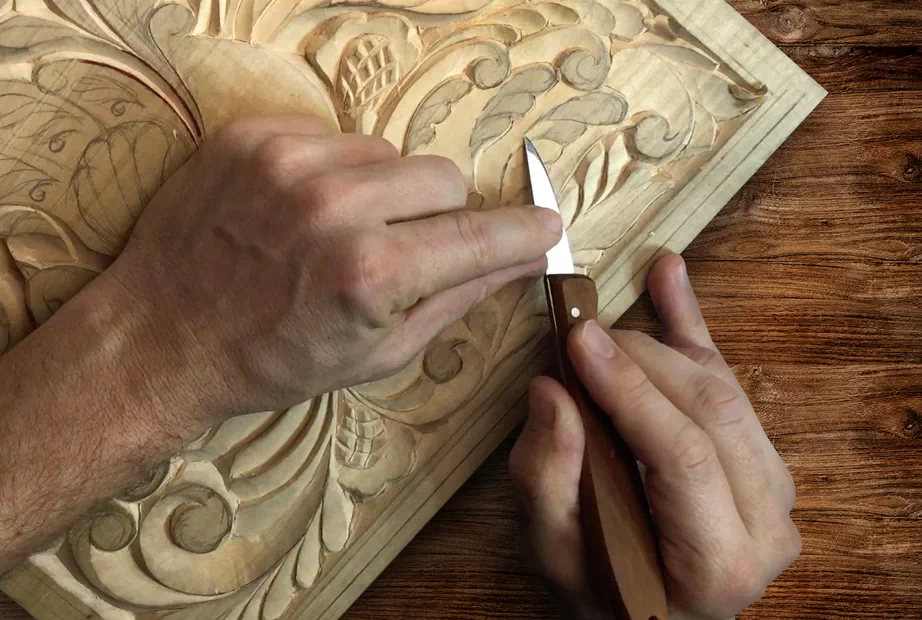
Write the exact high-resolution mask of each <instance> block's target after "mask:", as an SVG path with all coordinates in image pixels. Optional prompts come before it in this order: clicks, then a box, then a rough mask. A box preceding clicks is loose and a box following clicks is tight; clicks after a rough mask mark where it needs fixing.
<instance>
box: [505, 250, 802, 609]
mask: <svg viewBox="0 0 922 620" xmlns="http://www.w3.org/2000/svg"><path fill="white" fill-rule="evenodd" d="M648 284H649V289H650V294H651V297H652V299H653V302H654V304H655V306H656V310H657V314H658V316H659V320H660V322H661V323H662V326H663V335H664V341H665V343H664V344H663V343H660V342H657V341H656V340H654V339H652V338H650V337H648V336H646V335H644V334H640V333H636V332H624V331H616V330H612V331H611V332H610V333H608V334H606V333H605V332H604V331H603V330H602V329H600V328H599V327H598V325H596V324H595V323H588V322H587V323H584V324H582V325H580V326H579V327H577V328H576V329H574V330H573V331H572V332H571V336H570V340H569V343H568V344H569V353H570V357H571V359H572V361H573V365H574V367H575V369H576V371H577V374H578V375H579V377H580V380H581V381H582V382H583V384H584V385H585V386H586V389H587V390H588V391H589V393H590V394H591V395H592V397H593V399H594V400H595V401H596V402H597V403H598V404H599V406H600V407H601V408H602V409H603V410H605V411H606V412H607V413H608V414H609V416H610V417H611V419H612V422H613V423H614V426H615V428H616V429H617V431H618V432H619V434H620V435H621V436H622V437H623V438H624V440H625V442H626V443H627V444H628V445H629V446H630V448H631V449H632V450H633V451H634V454H636V455H637V457H638V459H639V460H640V462H641V463H642V465H643V466H644V467H645V477H644V486H645V489H646V493H647V497H648V499H649V503H650V509H651V511H652V515H653V519H654V521H655V524H656V530H657V534H658V537H659V548H660V552H661V554H662V557H663V561H664V565H665V582H666V592H667V597H668V603H669V610H670V616H669V617H670V620H724V619H726V618H729V617H731V616H733V615H734V614H736V613H738V612H739V611H741V610H742V609H744V608H745V607H747V606H749V605H750V604H752V603H753V602H755V601H756V600H757V599H758V598H760V597H761V596H762V594H763V593H764V591H765V588H766V587H767V585H768V584H769V583H770V582H771V581H772V580H773V579H774V578H775V577H776V576H777V575H778V574H779V573H780V572H781V571H783V570H784V569H785V568H787V567H788V565H790V564H791V562H793V561H794V559H795V558H796V557H797V556H798V554H799V553H800V545H801V541H800V534H799V533H798V531H797V528H796V527H795V526H794V523H793V522H792V521H791V518H790V511H791V508H792V506H793V505H794V485H793V482H792V480H791V476H790V474H789V473H788V470H787V468H786V467H785V465H784V463H783V462H782V461H781V458H780V457H779V456H778V454H777V453H776V452H775V449H774V447H773V446H772V443H771V441H769V439H768V437H766V435H765V432H764V431H763V430H762V426H761V425H760V424H759V419H758V417H757V416H756V414H755V412H754V411H753V409H752V406H751V405H750V403H749V400H748V399H747V398H746V394H745V393H744V392H743V389H742V388H741V387H740V385H739V383H738V382H737V380H736V378H735V377H734V375H733V372H732V371H731V370H730V368H729V366H727V364H726V362H725V361H724V359H723V357H722V356H721V355H720V353H719V352H718V351H717V349H716V347H715V346H714V343H713V341H712V340H711V337H710V335H709V333H708V330H707V327H706V326H705V323H704V319H703V317H702V315H701V311H700V309H699V307H698V303H697V301H696V299H695V295H694V293H693V292H692V289H691V285H690V284H689V282H688V277H687V274H686V271H685V265H684V263H683V262H682V259H681V258H679V257H678V256H675V255H671V256H667V257H664V258H662V259H661V260H660V261H659V262H658V263H657V264H656V266H655V267H654V268H653V270H652V271H651V274H650V277H649V280H648ZM529 409H530V410H529V419H528V423H527V425H526V426H525V430H524V431H523V432H522V436H521V437H520V438H519V441H518V442H517V443H516V445H515V448H514V449H513V451H512V456H511V461H510V467H511V473H512V478H513V482H514V484H515V487H516V490H517V492H518V495H519V499H520V503H521V506H522V508H523V515H524V520H525V524H524V538H525V545H526V548H527V550H528V551H529V554H530V556H531V558H532V560H533V562H534V563H535V566H536V568H537V570H538V572H539V573H540V574H541V575H542V576H543V577H544V578H545V581H546V582H547V583H548V585H549V586H550V590H551V592H552V594H554V595H555V598H556V599H557V600H558V602H559V603H560V605H561V606H562V607H563V609H564V611H565V612H566V617H567V618H573V619H579V620H589V619H590V618H591V619H602V618H612V615H611V611H609V610H607V609H606V606H605V605H604V604H603V603H602V601H601V600H600V599H599V598H598V597H597V595H596V593H595V592H593V590H592V588H591V586H590V583H591V581H590V578H589V574H588V572H587V564H586V561H585V550H584V547H583V533H582V529H581V526H580V520H579V480H580V475H581V470H582V462H583V450H584V446H585V437H584V434H583V425H582V422H581V419H580V414H579V412H578V410H577V408H576V405H575V404H574V402H573V400H572V399H571V398H570V396H569V394H568V393H567V392H566V390H564V388H563V387H562V386H561V385H560V384H559V383H557V382H556V381H553V380H551V379H548V378H546V377H541V378H539V379H536V380H535V381H534V383H533V384H532V386H531V393H530V408H529Z"/></svg>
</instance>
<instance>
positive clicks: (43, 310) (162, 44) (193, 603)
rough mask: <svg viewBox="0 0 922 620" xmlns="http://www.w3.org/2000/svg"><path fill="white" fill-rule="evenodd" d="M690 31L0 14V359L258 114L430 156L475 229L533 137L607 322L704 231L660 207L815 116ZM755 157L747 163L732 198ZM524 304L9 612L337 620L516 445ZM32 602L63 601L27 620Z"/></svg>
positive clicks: (431, 19) (28, 0) (268, 1)
mask: <svg viewBox="0 0 922 620" xmlns="http://www.w3.org/2000/svg"><path fill="white" fill-rule="evenodd" d="M704 4H705V5H708V6H710V7H711V9H710V10H714V11H715V12H717V14H718V15H720V16H724V17H729V16H730V15H731V14H732V12H731V11H729V9H728V8H727V7H725V6H724V5H722V4H720V3H718V2H713V3H704ZM703 10H704V9H703ZM721 11H722V12H723V13H721ZM732 15H734V16H735V14H732ZM688 21H689V24H690V23H691V22H692V21H694V20H688ZM686 25H687V24H686V23H685V21H683V19H682V16H681V15H679V14H678V12H677V11H672V12H670V11H668V10H667V9H666V8H663V5H657V4H655V3H653V2H652V1H649V0H567V1H566V2H562V1H553V0H549V1H524V0H409V1H407V0H387V1H384V2H379V3H377V4H375V5H374V7H372V6H370V5H365V4H360V3H355V2H342V3H335V4H333V3H321V2H317V1H312V0H135V1H131V2H129V1H128V0H6V1H5V2H0V81H2V82H3V83H2V87H0V144H2V146H0V353H2V352H3V351H4V350H6V349H8V348H9V347H11V346H13V345H15V344H16V343H17V342H19V341H21V340H22V339H23V338H24V337H26V336H27V335H28V334H29V332H31V331H32V330H33V329H35V328H36V327H37V326H39V325H41V324H42V323H43V322H44V321H45V320H47V319H48V318H49V317H50V316H51V314H52V313H53V312H54V311H55V310H56V309H57V308H58V307H59V306H60V305H61V304H62V303H64V302H65V301H66V300H67V299H68V298H69V297H71V296H72V295H74V294H75V293H76V292H77V291H79V290H80V288H81V287H83V286H84V285H85V284H86V283H87V282H89V281H90V280H91V279H92V278H93V277H94V276H95V275H97V274H99V273H100V272H101V271H102V270H103V269H105V268H106V266H107V265H109V264H110V263H111V261H112V260H113V259H114V257H116V256H117V255H118V252H119V251H120V249H121V248H122V247H123V245H124V243H125V241H126V239H127V236H128V234H129V232H130V230H131V227H132V225H133V223H134V221H135V220H136V218H137V217H138V215H139V214H140V212H141V210H142V209H143V208H144V206H145V204H146V203H147V201H148V199H149V198H150V197H151V196H152V195H153V193H154V192H155V191H156V190H157V188H158V187H159V186H160V185H161V184H162V183H163V181H164V179H165V178H166V177H167V176H168V175H169V174H170V173H171V172H172V171H174V170H175V169H176V168H177V167H178V166H179V165H180V164H181V163H182V162H183V161H184V160H185V159H186V158H187V157H188V156H189V155H190V154H191V153H192V152H194V150H195V148H196V147H197V146H198V145H199V144H200V143H201V142H202V140H203V139H204V138H205V137H206V136H207V135H209V134H210V133H212V132H214V131H215V130H216V129H217V128H219V127H221V126H222V125H224V124H225V123H227V122H228V121H229V120H232V119H233V118H235V117H239V116H244V115H247V114H250V113H254V112H264V111H267V110H271V111H276V112H286V111H287V112H290V111H302V112H303V111H308V112H313V113H316V114H319V115H321V116H323V117H324V118H326V119H327V120H328V121H329V124H330V126H331V129H338V130H340V131H349V132H360V133H366V134H375V135H379V136H383V137H385V138H387V139H388V140H390V141H391V142H393V143H394V144H395V145H397V146H399V147H400V148H401V150H402V151H403V152H404V153H405V154H416V153H437V154H443V155H447V156H449V157H451V158H452V159H453V160H454V161H455V162H457V164H458V165H459V166H460V167H461V169H462V171H463V173H464V175H465V177H466V179H467V181H468V184H469V187H470V200H469V204H468V206H469V208H473V209H485V208H495V207H496V206H498V205H502V204H516V203H518V204H522V203H527V202H528V200H529V192H528V189H527V186H526V174H525V168H524V158H523V156H522V150H521V146H522V140H523V138H524V137H526V136H528V137H529V138H531V140H532V141H534V143H535V144H536V145H537V147H538V149H539V150H540V152H541V154H542V156H543V157H544V159H545V160H546V161H547V162H548V164H549V169H550V172H551V175H552V177H553V180H554V182H555V185H556V187H557V188H558V191H559V194H560V195H559V198H560V204H561V210H562V214H563V217H564V220H565V223H566V225H567V228H568V231H569V235H570V239H571V243H572V244H573V246H574V250H575V260H576V262H577V263H578V264H579V265H580V266H581V267H582V268H583V269H585V270H588V271H589V272H591V273H592V274H593V275H595V276H597V277H599V278H600V281H603V280H608V281H609V284H608V287H607V288H606V287H605V286H603V288H602V292H603V297H604V295H605V294H606V291H607V294H608V298H607V299H606V300H603V301H608V302H612V301H613V300H619V301H618V303H620V304H622V306H623V304H624V303H625V301H627V302H629V301H632V300H633V298H634V297H636V295H637V294H638V292H639V291H638V290H636V287H635V288H634V289H630V288H629V286H628V285H629V284H630V282H631V281H632V280H636V277H637V274H638V273H640V272H641V271H642V270H637V269H634V267H632V266H625V261H626V260H627V259H628V258H631V257H634V258H636V259H638V260H640V259H641V258H643V259H644V260H647V259H648V258H649V255H650V254H651V252H653V251H655V250H657V249H659V248H662V247H670V248H672V249H677V250H680V249H682V247H684V244H685V243H687V241H688V240H689V239H690V238H691V236H693V235H694V234H696V232H697V230H700V227H701V226H703V223H706V221H707V219H709V216H705V217H704V218H703V222H701V221H694V222H692V223H686V221H687V220H689V218H693V217H698V219H699V220H701V219H702V216H701V215H697V216H696V215H695V213H697V212H696V211H693V210H691V208H690V206H689V205H692V201H691V200H688V199H685V200H684V201H683V200H681V199H679V198H677V196H679V195H680V194H681V193H682V192H683V191H685V190H688V191H691V189H692V185H693V182H694V181H696V180H700V179H701V178H703V177H704V176H706V175H705V174H704V173H705V172H706V171H708V172H709V171H712V170H713V171H716V170H718V169H720V167H721V166H724V164H723V163H720V162H721V161H722V159H723V158H721V157H720V156H719V154H721V153H725V152H730V151H732V149H731V148H730V146H731V143H732V142H733V141H734V140H736V142H737V143H739V142H740V141H741V140H743V136H744V134H746V132H747V131H749V128H750V127H756V126H761V125H760V124H759V123H762V124H764V122H767V121H766V120H765V119H769V118H771V116H772V115H773V114H777V112H771V113H769V112H768V111H767V110H768V109H770V108H773V107H774V108H776V110H777V109H781V108H778V106H777V104H778V102H779V101H787V99H785V96H783V95H782V92H781V91H782V90H784V89H785V88H786V89H788V90H791V89H792V88H793V89H794V90H797V92H798V93H799V94H800V95H801V97H800V99H796V98H795V99H791V101H790V104H789V105H788V107H787V108H785V109H786V110H787V112H789V113H790V111H791V110H796V113H794V114H793V116H791V115H790V114H789V115H788V116H783V117H781V118H782V120H783V121H784V123H785V124H784V125H782V126H781V128H780V129H778V127H779V124H778V123H780V122H781V121H778V123H776V124H775V125H774V126H771V125H769V126H768V127H767V128H765V129H760V130H756V129H752V130H751V131H752V132H754V134H758V135H762V136H766V135H768V136H773V140H774V142H780V140H781V139H783V138H784V136H785V135H787V133H789V132H790V130H791V129H793V125H795V124H796V123H797V122H799V121H800V119H802V118H803V116H804V115H806V113H807V112H808V111H809V109H810V108H812V106H813V105H815V103H816V102H817V101H818V98H819V96H820V95H819V89H818V88H816V87H815V85H813V84H812V82H809V80H808V79H807V78H806V77H805V76H802V75H801V74H799V73H796V72H795V70H794V69H793V67H792V66H788V65H786V64H784V63H782V59H781V58H778V57H774V56H771V58H772V62H773V63H774V64H775V65H777V67H776V68H775V69H772V72H769V73H766V76H765V77H764V78H761V77H757V75H756V73H755V72H749V71H746V70H745V66H744V65H743V64H740V63H734V62H731V61H733V58H732V57H726V56H722V55H721V53H720V52H719V51H715V50H713V49H711V48H710V47H709V46H708V45H707V44H706V43H705V42H703V41H702V37H701V36H700V35H695V34H693V33H692V32H691V29H690V28H687V27H686ZM731 25H732V28H736V29H740V28H742V27H743V25H741V24H739V23H733V24H731ZM744 32H745V36H746V37H747V38H748V39H752V40H753V41H755V35H754V34H751V33H749V32H748V31H744ZM731 43H732V41H731ZM756 43H757V45H755V46H754V48H756V49H759V50H769V52H771V53H777V51H776V50H774V48H770V46H768V44H767V43H766V42H764V41H761V40H758V41H756ZM766 54H767V55H769V54H768V52H766ZM778 56H779V57H780V54H778ZM785 74H789V75H793V76H796V78H797V80H800V81H799V82H796V80H795V82H796V84H795V86H797V88H794V86H792V85H791V83H787V84H785V82H784V81H783V80H781V79H780V78H779V76H781V75H785ZM798 89H799V90H798ZM785 92H787V91H785ZM807 92H809V93H811V95H810V97H809V98H808V99H807V100H804V96H805V95H804V94H803V93H807ZM797 106H800V107H799V108H798V107H797ZM785 119H786V120H785ZM759 132H761V134H760V133H759ZM772 132H774V134H773V133H772ZM770 142H772V141H770ZM772 148H774V146H772V145H771V144H768V145H766V146H761V147H759V149H761V152H756V151H757V149H756V148H755V147H753V148H749V149H748V150H747V149H741V150H740V152H739V153H738V154H737V155H736V156H732V157H731V158H730V159H731V160H735V161H734V162H733V163H735V164H736V165H737V168H734V169H732V170H731V171H730V172H731V174H732V173H733V171H734V170H737V169H738V168H739V164H740V163H741V162H748V164H747V165H748V166H749V167H754V166H755V165H758V163H759V158H761V159H762V160H764V158H765V157H766V156H767V154H768V152H770V150H771V149H772ZM754 153H755V154H754ZM728 161H729V160H728ZM715 174H716V172H715ZM742 180H745V179H744V178H743V179H741V180H739V183H741V182H742ZM733 183H736V181H732V182H729V183H727V186H728V187H729V186H732V185H733ZM737 185H738V183H737ZM700 191H701V190H698V189H695V190H694V192H692V193H693V194H695V195H697V192H700ZM725 199H726V198H724V200H725ZM713 200H714V202H715V203H716V208H719V206H720V204H722V203H721V202H720V200H721V199H720V197H717V198H714V199H713ZM683 205H685V206H683ZM680 207H681V208H680ZM716 208H713V207H709V210H707V211H706V212H708V213H710V214H711V215H713V212H715V211H716ZM686 211H687V213H686ZM680 216H681V217H685V220H682V221H680V219H681V218H680ZM677 218H679V219H677ZM670 227H672V228H670ZM671 229H675V230H681V231H682V234H680V235H679V236H678V237H669V236H666V237H665V238H664V239H663V240H662V241H659V240H658V239H657V240H656V241H654V242H648V241H647V240H648V239H649V238H652V237H654V236H655V235H656V234H657V233H658V232H659V231H660V230H663V231H668V230H671ZM651 248H653V250H651ZM644 257H646V258H644ZM612 274H616V275H617V274H620V275H617V277H615V278H614V279H613V278H612V277H611V275H612ZM618 279H620V281H621V282H620V284H618V282H615V281H614V280H618ZM613 282H614V283H613ZM618 287H620V288H618ZM540 294H541V292H540V289H537V288H535V287H530V286H527V285H524V284H522V285H517V286H513V287H510V288H509V289H507V290H505V291H503V292H502V293H500V294H499V295H497V296H496V297H495V298H493V299H490V300H488V301H487V302H485V303H484V304H483V305H481V306H480V307H478V308H477V309H476V310H474V311H473V312H472V313H470V315H469V316H468V317H467V318H466V319H465V320H463V321H459V322H458V323H457V324H456V325H454V326H452V327H451V328H450V329H449V330H448V331H446V332H445V333H443V334H442V335H441V336H440V337H439V338H438V339H437V340H436V341H435V342H433V343H432V344H431V345H430V346H429V347H428V349H427V350H426V351H424V352H423V353H422V354H421V355H420V356H419V358H418V359H417V360H416V361H415V362H414V363H413V364H412V365H411V366H409V367H408V368H407V369H405V370H404V371H402V372H401V373H400V374H398V375H397V376H394V377H392V378H390V379H387V380H385V381H381V382H378V383H375V384H371V385H366V386H360V387H357V388H355V389H351V390H343V391H341V392H337V393H333V394H326V395H323V396H320V397H317V398H315V399H313V400H312V401H310V402H308V403H304V404H302V405H299V406H297V407H293V408H291V409H288V410H286V411H275V412H261V413H254V414H252V415H249V416H244V417H241V418H237V419H233V420H231V421H229V422H226V423H225V424H223V425H221V426H220V427H218V428H215V429H213V430H212V431H210V432H209V433H207V434H206V435H205V436H204V437H202V438H200V439H199V440H198V441H197V442H196V443H195V444H194V445H192V446H190V447H189V448H188V449H187V450H186V451H185V452H184V453H183V454H182V455H180V456H178V457H176V458H174V459H173V460H172V461H170V462H169V463H165V464H164V465H163V466H162V467H160V468H159V469H158V470H157V471H155V472H153V473H152V474H151V477H150V479H149V480H146V481H144V482H143V483H142V484H140V485H139V486H138V487H137V489H135V490H133V491H132V492H131V493H130V494H128V495H126V496H125V497H122V498H116V499H114V500H112V501H111V502H110V503H109V504H108V505H107V507H106V508H105V510H103V511H102V512H101V513H99V514H98V515H96V516H94V517H93V518H92V519H90V520H88V521H86V522H84V523H82V524H81V525H80V526H78V527H76V528H74V530H73V531H71V532H69V533H68V534H67V535H66V536H65V537H63V538H62V539H61V540H60V541H59V542H58V543H57V544H56V545H55V547H54V548H52V549H50V550H48V551H47V552H45V553H42V554H39V555H37V556H35V557H34V558H33V559H32V560H30V566H28V567H26V568H23V569H21V570H20V571H19V572H18V573H17V574H14V576H13V577H12V578H11V579H8V580H7V582H6V583H5V584H4V585H5V587H6V588H7V589H8V590H10V591H11V592H13V593H14V594H15V595H17V597H18V598H19V599H20V600H21V601H22V602H23V603H24V604H25V605H26V606H27V607H30V608H31V609H32V611H33V612H34V613H36V614H38V615H39V616H40V617H49V618H50V617H62V616H63V617H75V618H76V617H85V616H84V615H79V616H78V615H77V614H82V613H91V614H94V616H93V617H99V618H104V619H110V618H111V619H113V620H115V619H119V620H121V619H138V620H140V619H145V620H147V619H151V620H152V619H155V618H170V619H171V620H184V619H192V618H195V619H207V618H214V619H217V618H222V619H225V618H226V619H235V620H236V619H240V620H245V619H246V620H249V619H253V620H257V619H258V620H275V619H279V618H285V617H291V616H293V615H294V614H295V613H296V611H297V610H304V609H312V610H313V615H312V616H311V617H317V616H320V615H323V617H335V616H336V615H338V613H340V612H341V611H342V609H343V608H344V606H345V605H348V603H349V601H350V600H351V599H354V597H355V596H357V595H358V592H360V591H361V588H362V587H363V586H362V583H367V581H368V580H369V579H370V578H372V577H373V574H374V572H375V571H376V570H380V568H381V566H380V562H381V561H383V562H386V561H387V560H388V557H393V555H394V554H395V553H396V552H397V550H399V548H400V546H401V545H402V544H403V543H401V542H400V541H401V540H404V539H406V538H408V537H409V536H411V535H412V530H413V528H418V527H419V523H418V522H417V521H418V518H419V517H418V516H417V511H419V510H422V512H421V513H420V514H422V515H423V517H422V518H423V519H424V518H425V513H428V514H431V512H432V511H433V510H434V509H435V508H436V507H437V505H438V504H440V503H441V502H442V501H444V499H446V498H447V494H450V492H451V487H452V485H453V486H454V487H456V486H457V484H460V480H457V479H456V478H455V477H453V476H456V475H455V474H453V473H452V472H453V471H454V468H455V467H460V468H461V469H460V470H459V471H461V472H462V473H461V474H460V475H461V479H463V475H465V474H464V473H463V472H464V471H468V472H469V471H470V469H471V468H472V467H473V466H474V465H476V461H477V459H478V458H482V456H477V454H479V453H478V452H477V450H478V448H477V446H481V445H482V446H485V447H486V448H487V449H489V445H490V443H491V442H493V443H495V442H496V441H498V440H499V438H500V437H501V435H502V434H503V433H504V432H506V431H507V430H508V427H509V425H510V422H509V419H511V418H510V414H509V411H510V410H511V408H512V405H513V403H514V402H515V400H516V399H517V397H518V396H517V395H520V394H521V386H522V377H523V376H527V375H528V374H529V373H528V372H524V373H523V372H522V369H523V368H526V367H527V368H535V367H536V366H535V364H536V362H535V360H536V359H539V358H540V356H539V355H538V351H539V346H540V344H541V336H542V335H543V332H544V330H545V329H546V328H545V318H544V316H543V314H544V302H543V300H542V299H541V297H540ZM481 451H482V450H481ZM462 464H463V467H461V465H462ZM448 480H453V481H452V482H450V483H449V482H446V481H448ZM443 485H447V486H443ZM411 522H412V523H413V525H409V524H410V523H411ZM398 534H399V535H398ZM391 537H395V538H393V539H392V538H391ZM382 551H386V552H384V553H382ZM379 554H380V558H379ZM381 558H383V560H382V559H381ZM372 564H374V567H372V566H371V565H372ZM366 569H367V570H366ZM29 579H32V580H35V579H38V580H39V584H40V585H39V586H38V590H42V589H47V590H48V591H51V590H54V591H55V592H58V593H59V594H61V596H62V597H63V598H62V599H61V600H62V601H64V602H63V603H55V604H54V605H56V607H54V609H53V610H52V611H53V613H52V611H49V609H51V608H46V607H43V605H45V603H37V602H36V603H35V604H33V605H30V601H32V600H33V599H37V598H39V595H40V592H36V591H32V592H29V593H26V590H24V589H22V588H20V587H19V586H17V584H22V583H25V582H26V581H27V580H29ZM68 601H69V603H68ZM311 605H313V607H311ZM81 610H82V611H81ZM68 613H69V614H71V615H70V616H68V615H66V614H68ZM305 613H306V612H305Z"/></svg>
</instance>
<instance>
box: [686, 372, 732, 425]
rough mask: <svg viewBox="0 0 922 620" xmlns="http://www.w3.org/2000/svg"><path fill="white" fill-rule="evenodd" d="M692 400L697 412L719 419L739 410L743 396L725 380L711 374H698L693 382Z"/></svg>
mask: <svg viewBox="0 0 922 620" xmlns="http://www.w3.org/2000/svg"><path fill="white" fill-rule="evenodd" d="M690 382H691V386H690V389H691V392H692V393H693V394H694V398H693V400H692V403H693V406H694V407H695V410H696V411H700V412H706V413H708V414H709V415H713V416H715V417H718V418H721V419H722V418H723V417H724V414H726V413H729V412H731V411H735V410H737V409H738V408H739V405H740V404H741V401H742V396H741V395H740V393H739V392H738V391H736V390H735V389H733V388H732V387H731V386H730V385H728V384H727V382H726V381H724V380H723V379H721V378H719V377H716V376H714V375H711V374H696V375H694V376H693V377H692V378H691V380H690Z"/></svg>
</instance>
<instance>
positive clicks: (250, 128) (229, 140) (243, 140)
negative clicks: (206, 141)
mask: <svg viewBox="0 0 922 620" xmlns="http://www.w3.org/2000/svg"><path fill="white" fill-rule="evenodd" d="M257 134H258V131H257V129H256V127H255V126H254V123H253V121H252V120H251V119H242V120H237V121H234V122H232V123H228V124H227V125H225V126H223V127H221V128H220V129H218V130H217V131H216V132H215V134H214V136H213V137H212V142H213V143H216V144H219V145H220V146H221V147H222V148H228V147H230V148H234V147H240V146H243V145H246V144H249V143H250V142H251V141H252V140H253V139H255V138H256V136H257Z"/></svg>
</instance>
